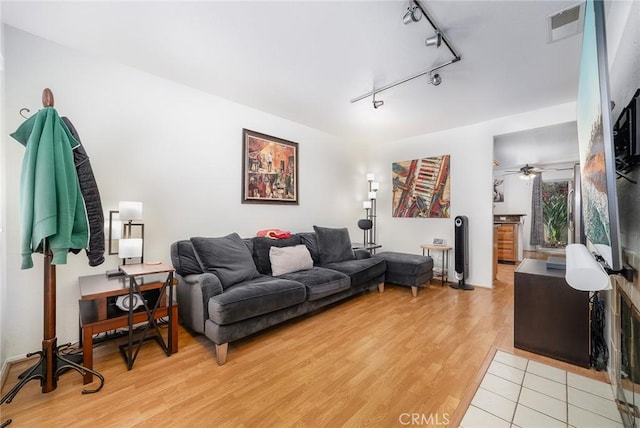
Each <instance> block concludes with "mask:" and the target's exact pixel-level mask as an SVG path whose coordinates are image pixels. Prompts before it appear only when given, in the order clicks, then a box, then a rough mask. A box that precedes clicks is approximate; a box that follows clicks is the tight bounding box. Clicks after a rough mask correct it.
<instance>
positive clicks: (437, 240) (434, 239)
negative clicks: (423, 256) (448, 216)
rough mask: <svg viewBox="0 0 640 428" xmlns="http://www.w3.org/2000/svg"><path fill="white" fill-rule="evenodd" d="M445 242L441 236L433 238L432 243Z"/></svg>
mask: <svg viewBox="0 0 640 428" xmlns="http://www.w3.org/2000/svg"><path fill="white" fill-rule="evenodd" d="M445 242H446V241H445V240H444V239H442V238H433V245H444V244H445Z"/></svg>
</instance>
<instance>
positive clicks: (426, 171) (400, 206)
mask: <svg viewBox="0 0 640 428" xmlns="http://www.w3.org/2000/svg"><path fill="white" fill-rule="evenodd" d="M450 157H451V156H450V155H442V156H435V157H429V158H422V159H413V160H408V161H402V162H394V163H393V164H392V166H391V168H392V171H391V177H392V180H393V195H392V209H391V211H392V215H393V217H411V218H415V217H418V218H449V217H450V215H449V208H450V205H451V195H450V182H449V181H450V174H449V172H450V163H449V160H450Z"/></svg>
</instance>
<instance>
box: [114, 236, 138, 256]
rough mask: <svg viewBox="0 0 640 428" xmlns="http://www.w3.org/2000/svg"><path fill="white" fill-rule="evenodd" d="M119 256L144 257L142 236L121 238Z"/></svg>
mask: <svg viewBox="0 0 640 428" xmlns="http://www.w3.org/2000/svg"><path fill="white" fill-rule="evenodd" d="M118 256H119V257H120V258H121V259H128V258H131V257H142V238H131V239H121V240H120V242H119V244H118Z"/></svg>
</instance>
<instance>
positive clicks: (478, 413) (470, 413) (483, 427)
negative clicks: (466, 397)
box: [460, 406, 510, 428]
mask: <svg viewBox="0 0 640 428" xmlns="http://www.w3.org/2000/svg"><path fill="white" fill-rule="evenodd" d="M509 425H510V424H509V422H507V421H505V420H503V419H500V418H499V417H497V416H494V415H492V414H491V413H487V412H485V411H484V410H482V409H478V408H477V407H476V406H469V408H468V409H467V412H466V413H465V414H464V418H462V422H460V427H462V428H487V427H492V428H501V427H504V428H509Z"/></svg>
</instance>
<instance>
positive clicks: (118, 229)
mask: <svg viewBox="0 0 640 428" xmlns="http://www.w3.org/2000/svg"><path fill="white" fill-rule="evenodd" d="M104 234H105V235H106V236H107V238H108V237H109V234H111V239H120V238H122V222H121V221H120V220H112V221H111V227H109V222H108V221H105V222H104Z"/></svg>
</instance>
